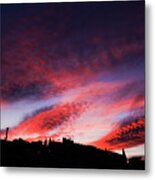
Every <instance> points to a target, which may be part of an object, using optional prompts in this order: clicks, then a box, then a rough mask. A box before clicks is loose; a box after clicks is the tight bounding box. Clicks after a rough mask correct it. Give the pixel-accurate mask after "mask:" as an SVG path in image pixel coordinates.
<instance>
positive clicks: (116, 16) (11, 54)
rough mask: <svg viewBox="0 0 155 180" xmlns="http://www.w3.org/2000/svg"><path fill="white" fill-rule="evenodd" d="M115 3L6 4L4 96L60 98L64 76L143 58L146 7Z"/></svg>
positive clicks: (4, 24) (94, 70) (3, 58)
mask: <svg viewBox="0 0 155 180" xmlns="http://www.w3.org/2000/svg"><path fill="white" fill-rule="evenodd" d="M113 3H114V5H113ZM113 3H105V2H104V3H102V2H100V3H58V4H57V3H47V4H14V5H2V23H3V26H2V84H1V86H2V87H1V88H2V98H3V99H4V100H5V101H14V100H16V99H17V100H18V99H21V98H24V97H32V96H33V95H34V96H35V94H36V96H38V95H42V94H47V93H48V92H49V91H50V92H51V94H53V95H54V94H56V93H59V92H62V91H64V90H65V89H66V88H67V87H66V86H64V84H65V83H63V79H64V74H65V73H64V72H70V73H68V74H67V76H68V79H67V81H68V80H69V81H70V79H71V77H74V76H77V75H79V74H81V73H83V74H86V73H88V71H90V72H91V73H96V72H100V71H103V70H104V69H106V70H107V69H109V70H111V69H112V68H114V67H115V66H119V65H120V64H122V63H124V64H126V63H127V64H128V63H129V61H128V62H126V61H125V60H124V58H125V57H126V56H131V55H133V56H135V55H136V56H137V54H142V53H143V51H144V47H143V44H144V38H143V36H144V28H143V21H144V14H143V10H144V9H143V8H144V3H143V2H133V3H132V2H113ZM79 12H80V13H79ZM109 12H110V13H109ZM133 61H134V62H133ZM132 63H135V59H134V60H132V58H131V59H130V66H132ZM73 72H74V73H73ZM65 75H66V74H65ZM69 75H70V77H69ZM57 76H59V77H60V78H57ZM72 86H73V84H72ZM42 91H43V92H42ZM45 92H46V93H45Z"/></svg>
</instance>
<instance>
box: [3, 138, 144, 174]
mask: <svg viewBox="0 0 155 180" xmlns="http://www.w3.org/2000/svg"><path fill="white" fill-rule="evenodd" d="M144 164H145V163H144V160H141V158H140V157H135V158H132V159H129V160H128V163H127V158H126V155H125V152H124V151H123V154H122V155H120V154H117V153H113V152H110V151H106V150H105V151H103V150H100V149H96V148H95V147H93V146H84V145H80V144H75V143H74V142H73V141H71V140H68V139H65V138H64V139H63V142H62V143H60V142H51V141H50V142H49V143H48V145H47V142H45V143H44V144H43V143H42V142H41V141H38V142H32V143H28V142H25V141H23V140H22V139H19V140H14V141H12V142H11V141H5V140H1V166H9V167H57V168H91V169H134V170H143V169H145V165H144Z"/></svg>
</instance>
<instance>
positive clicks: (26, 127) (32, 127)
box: [1, 103, 88, 139]
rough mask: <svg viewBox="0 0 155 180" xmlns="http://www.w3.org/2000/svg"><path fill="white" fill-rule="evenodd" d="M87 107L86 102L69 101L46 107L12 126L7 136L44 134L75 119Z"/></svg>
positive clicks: (11, 137) (22, 136) (2, 133)
mask: <svg viewBox="0 0 155 180" xmlns="http://www.w3.org/2000/svg"><path fill="white" fill-rule="evenodd" d="M87 108H88V104H87V103H70V104H62V105H57V106H54V107H50V108H46V109H44V110H41V111H40V112H37V113H36V114H34V115H32V117H29V118H26V119H25V120H24V121H22V122H21V123H20V124H19V125H17V126H16V127H15V128H12V129H11V130H10V132H9V134H10V136H9V138H10V139H14V138H18V137H21V138H23V139H25V137H28V136H29V135H31V136H33V134H38V136H45V134H46V133H47V132H48V131H49V130H53V129H55V128H56V127H58V126H60V125H61V124H63V123H65V122H67V121H71V120H74V119H76V118H77V117H78V116H79V115H80V114H81V113H82V112H84V111H85V110H86V109H87ZM1 135H2V137H4V131H2V132H1Z"/></svg>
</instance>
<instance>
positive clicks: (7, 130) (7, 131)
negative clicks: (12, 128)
mask: <svg viewBox="0 0 155 180" xmlns="http://www.w3.org/2000/svg"><path fill="white" fill-rule="evenodd" d="M8 133H9V128H8V127H7V128H6V134H5V140H6V141H7V140H8Z"/></svg>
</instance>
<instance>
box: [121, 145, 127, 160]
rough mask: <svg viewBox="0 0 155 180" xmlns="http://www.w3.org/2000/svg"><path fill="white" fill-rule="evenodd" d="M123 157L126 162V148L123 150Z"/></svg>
mask: <svg viewBox="0 0 155 180" xmlns="http://www.w3.org/2000/svg"><path fill="white" fill-rule="evenodd" d="M122 155H123V158H124V159H125V161H126V160H127V157H126V154H125V150H124V148H123V149H122Z"/></svg>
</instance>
